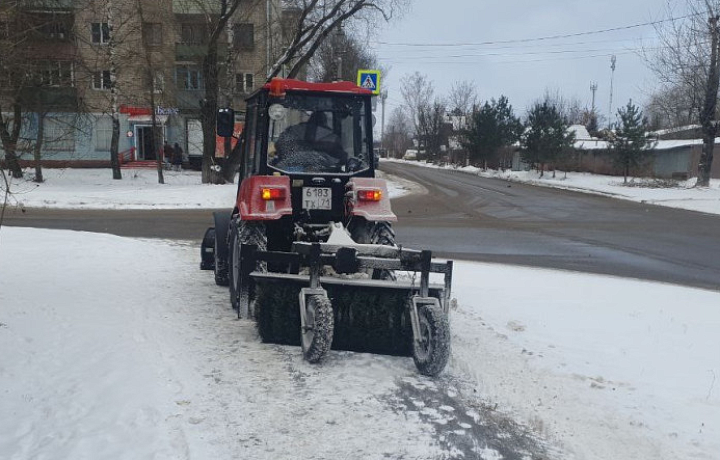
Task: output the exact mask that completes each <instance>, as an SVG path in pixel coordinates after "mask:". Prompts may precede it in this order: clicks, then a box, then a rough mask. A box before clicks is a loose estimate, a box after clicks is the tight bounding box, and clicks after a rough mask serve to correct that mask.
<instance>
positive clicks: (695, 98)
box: [646, 0, 720, 187]
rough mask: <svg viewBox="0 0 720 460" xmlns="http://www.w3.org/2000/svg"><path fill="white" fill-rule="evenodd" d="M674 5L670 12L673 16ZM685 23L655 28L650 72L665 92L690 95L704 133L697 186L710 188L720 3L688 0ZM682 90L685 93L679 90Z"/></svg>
mask: <svg viewBox="0 0 720 460" xmlns="http://www.w3.org/2000/svg"><path fill="white" fill-rule="evenodd" d="M673 6H674V4H673V3H670V2H669V3H668V12H669V13H670V15H671V17H672V15H673V14H674V10H673ZM685 6H686V11H685V16H684V17H683V19H678V20H674V21H667V22H663V23H660V24H658V25H657V26H656V28H657V34H658V37H659V40H660V46H657V47H655V48H656V50H655V51H654V52H648V53H646V60H647V62H648V64H649V66H650V68H651V69H652V70H653V71H654V72H655V74H656V75H657V76H658V77H659V79H660V81H661V83H662V84H663V85H664V89H665V91H679V93H680V94H685V95H686V97H687V95H690V97H687V99H686V102H688V103H689V104H690V105H693V106H694V107H691V108H689V110H688V111H689V112H690V113H693V112H695V111H697V113H698V120H699V122H700V125H701V126H702V131H703V152H702V155H701V157H700V163H699V165H698V181H697V186H701V187H707V186H708V185H709V183H710V171H711V168H712V161H713V150H714V148H715V137H716V135H717V129H718V128H717V99H718V88H719V87H720V59H718V53H719V49H718V47H719V46H720V27H719V25H718V21H719V20H720V1H718V0H686V2H685ZM680 88H682V89H680Z"/></svg>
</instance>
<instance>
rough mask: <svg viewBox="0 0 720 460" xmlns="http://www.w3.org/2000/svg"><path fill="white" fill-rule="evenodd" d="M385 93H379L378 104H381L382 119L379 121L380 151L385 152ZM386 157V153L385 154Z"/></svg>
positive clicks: (386, 95)
mask: <svg viewBox="0 0 720 460" xmlns="http://www.w3.org/2000/svg"><path fill="white" fill-rule="evenodd" d="M387 97H388V94H387V91H382V92H381V93H380V102H381V103H382V119H381V121H380V150H381V151H383V150H385V101H386V100H387ZM386 155H387V152H386Z"/></svg>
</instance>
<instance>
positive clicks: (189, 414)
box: [0, 228, 720, 460]
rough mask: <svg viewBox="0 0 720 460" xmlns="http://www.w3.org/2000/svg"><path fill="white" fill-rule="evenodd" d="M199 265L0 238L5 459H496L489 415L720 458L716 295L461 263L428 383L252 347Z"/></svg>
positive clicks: (580, 451)
mask: <svg viewBox="0 0 720 460" xmlns="http://www.w3.org/2000/svg"><path fill="white" fill-rule="evenodd" d="M197 261H198V248H197V247H196V246H195V245H193V244H189V243H178V242H166V241H145V240H134V239H128V238H120V237H115V236H110V235H99V234H90V233H78V232H69V231H51V230H35V229H24V228H3V229H1V230H0V273H1V274H2V276H0V349H2V350H5V351H6V353H4V355H3V360H2V361H0V389H2V391H3V397H2V398H0V413H2V414H3V417H0V453H2V456H3V458H11V459H15V458H16V459H20V458H51V459H55V458H57V459H65V458H88V457H92V458H113V459H116V458H120V459H122V458H127V459H135V458H159V459H164V458H167V459H175V458H217V459H230V458H240V457H242V458H258V459H273V460H274V459H296V458H305V459H337V458H363V459H383V458H456V457H458V455H459V454H458V455H455V456H454V457H453V454H452V452H455V451H454V450H452V449H451V448H450V447H448V446H451V445H452V443H450V442H449V440H452V439H458V438H461V437H464V438H465V439H466V440H467V438H468V436H471V439H469V440H467V442H471V443H474V446H473V448H472V449H473V450H472V451H473V452H475V455H476V457H477V458H484V459H490V458H500V457H499V454H498V452H497V451H496V450H495V449H494V447H495V444H493V441H497V439H495V440H492V439H487V438H486V437H479V435H478V434H477V433H483V434H485V433H486V432H485V431H484V430H485V428H486V426H487V425H486V424H487V419H485V418H483V416H482V411H481V410H480V409H481V408H485V409H486V411H487V412H489V413H493V414H500V413H509V414H514V415H515V416H516V418H517V419H519V420H521V421H526V422H527V423H528V424H529V425H530V426H531V427H532V428H534V429H535V430H537V431H538V432H541V433H543V434H544V435H545V436H547V437H549V438H551V440H554V441H555V442H557V443H559V444H560V445H561V446H562V447H563V448H564V449H566V450H567V451H568V452H569V453H570V454H571V455H570V457H569V458H578V459H608V458H643V459H645V458H653V459H658V460H665V459H668V460H669V459H677V458H715V457H716V455H717V452H720V410H718V409H719V408H720V383H716V382H715V377H716V376H717V375H720V355H719V354H718V352H717V350H719V349H720V336H718V334H717V330H718V328H719V327H720V310H718V308H717V306H718V305H720V294H718V293H716V292H711V291H703V290H697V289H688V288H683V287H677V286H671V285H663V284H657V283H646V282H639V281H634V280H623V279H616V278H610V277H602V276H594V275H583V274H572V273H565V272H553V271H548V270H537V269H528V268H515V267H505V266H501V265H491V264H478V263H466V262H458V263H457V264H456V272H455V281H454V288H455V289H454V295H455V296H456V297H457V299H458V308H457V310H456V311H454V312H453V313H452V315H453V316H452V328H453V358H452V361H451V365H450V368H449V370H448V371H447V372H446V374H445V375H444V376H443V377H441V378H439V379H435V380H432V379H427V378H423V377H420V376H418V375H417V373H416V371H415V368H414V366H413V364H412V360H411V359H408V358H394V357H386V356H372V355H365V354H356V353H348V352H332V353H331V354H330V358H329V360H328V362H326V363H325V364H324V365H322V366H311V365H309V364H307V363H305V362H304V361H303V360H302V358H301V353H300V350H299V349H298V348H296V347H282V346H276V345H268V344H262V343H260V341H259V339H258V337H257V333H256V331H255V327H254V325H253V323H251V322H249V321H245V320H237V319H235V318H234V313H233V312H232V311H231V310H230V309H229V305H228V304H229V301H228V294H227V288H220V287H217V286H215V285H214V283H213V282H212V274H211V273H208V272H205V273H202V272H199V271H198V269H197ZM8 351H9V352H8ZM456 382H468V383H467V385H465V384H463V385H460V384H458V385H460V387H461V390H457V389H456V388H455V387H453V385H455V384H456ZM450 387H452V388H450ZM466 388H469V390H467V391H465V389H466ZM474 390H476V391H477V393H475V392H474ZM458 391H459V392H460V393H461V394H460V395H459V396H458V395H457V393H458ZM461 398H462V399H463V400H464V401H465V403H464V404H465V405H464V406H463V407H461V406H459V405H454V404H455V403H457V401H459V400H460V399H461ZM447 401H454V402H455V403H453V402H450V403H449V402H447ZM473 423H476V425H475V426H473ZM500 435H501V436H499V437H504V436H506V434H504V433H500ZM475 436H477V437H475ZM546 457H549V458H556V456H546ZM466 458H468V457H467V456H466ZM518 458H522V456H519V457H518Z"/></svg>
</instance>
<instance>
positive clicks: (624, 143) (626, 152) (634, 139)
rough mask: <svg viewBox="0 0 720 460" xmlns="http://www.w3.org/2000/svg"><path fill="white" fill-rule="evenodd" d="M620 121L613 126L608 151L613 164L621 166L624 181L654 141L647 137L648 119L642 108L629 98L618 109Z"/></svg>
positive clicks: (640, 163) (651, 147) (644, 157)
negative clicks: (624, 104)
mask: <svg viewBox="0 0 720 460" xmlns="http://www.w3.org/2000/svg"><path fill="white" fill-rule="evenodd" d="M618 118H620V122H619V123H618V124H617V125H616V128H615V137H614V138H613V139H611V140H610V152H611V153H612V155H613V160H614V162H615V164H616V165H617V166H618V167H620V168H622V170H623V176H624V183H627V178H628V175H629V174H630V170H631V169H632V168H637V167H640V166H642V165H643V163H644V162H645V159H646V158H647V155H648V153H649V152H650V151H652V149H653V148H655V141H653V140H652V139H649V138H648V137H647V132H648V121H647V119H646V118H645V117H643V113H642V110H640V108H639V107H637V106H636V105H634V104H633V103H632V100H630V101H629V102H628V103H627V105H626V106H625V107H623V108H621V109H619V110H618Z"/></svg>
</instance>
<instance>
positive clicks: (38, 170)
mask: <svg viewBox="0 0 720 460" xmlns="http://www.w3.org/2000/svg"><path fill="white" fill-rule="evenodd" d="M37 117H38V125H37V136H36V138H35V148H34V149H33V159H34V160H35V182H37V183H43V182H45V181H44V180H43V172H42V165H41V164H40V161H41V160H42V147H43V139H44V137H45V114H44V113H38V114H37Z"/></svg>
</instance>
